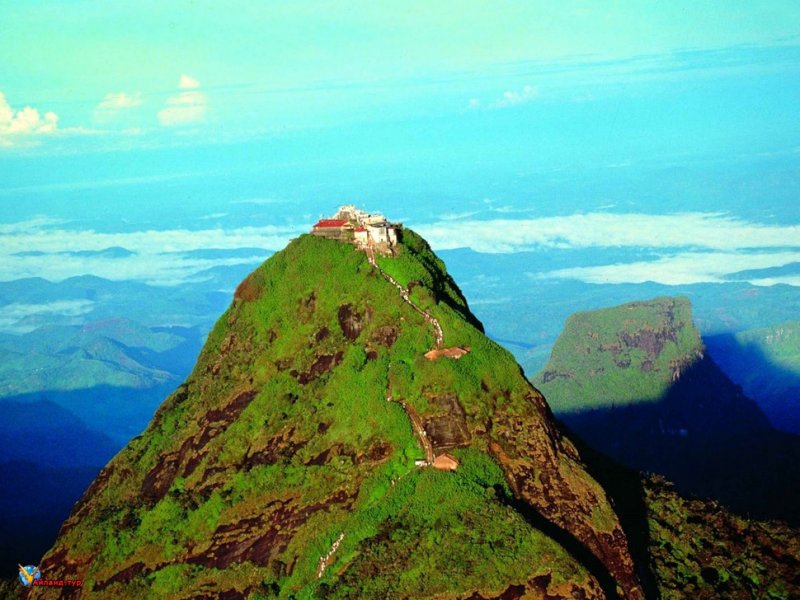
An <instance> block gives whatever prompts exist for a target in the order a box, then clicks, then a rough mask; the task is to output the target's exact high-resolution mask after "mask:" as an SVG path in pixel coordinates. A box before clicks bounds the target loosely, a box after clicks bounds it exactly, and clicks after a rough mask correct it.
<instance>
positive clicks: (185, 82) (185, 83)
mask: <svg viewBox="0 0 800 600" xmlns="http://www.w3.org/2000/svg"><path fill="white" fill-rule="evenodd" d="M178 87H179V88H181V89H182V90H194V89H197V88H199V87H200V82H199V81H197V79H195V78H194V77H189V76H188V75H181V79H180V81H179V82H178Z"/></svg>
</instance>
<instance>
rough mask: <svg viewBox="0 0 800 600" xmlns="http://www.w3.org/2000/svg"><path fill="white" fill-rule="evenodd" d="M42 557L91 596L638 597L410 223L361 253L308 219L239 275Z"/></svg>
mask: <svg viewBox="0 0 800 600" xmlns="http://www.w3.org/2000/svg"><path fill="white" fill-rule="evenodd" d="M440 335H441V337H442V339H441V340H439V339H438V338H439V337H440ZM439 342H441V343H439ZM447 348H459V349H460V350H459V351H457V352H451V353H440V354H441V355H437V354H433V355H429V357H428V358H426V357H425V354H426V353H428V352H429V351H430V350H432V349H440V350H444V349H447ZM450 356H452V357H450ZM445 453H447V454H448V455H449V456H450V457H451V458H452V459H454V460H455V461H457V463H458V466H457V468H456V469H455V471H445V470H438V469H435V468H434V467H433V466H431V465H430V464H429V463H430V462H431V460H432V459H435V458H437V457H441V456H442V455H443V454H445ZM444 462H446V463H447V464H448V465H449V466H452V464H453V461H447V460H445V461H444ZM41 571H42V573H44V574H45V575H46V577H47V578H50V579H58V578H71V579H75V578H78V579H84V580H85V582H86V583H85V586H84V588H82V591H81V592H80V593H81V595H82V597H92V598H120V597H145V596H147V595H148V594H150V595H153V596H157V597H172V598H200V597H203V598H206V597H207V598H240V597H275V596H277V597H285V598H288V597H330V598H338V597H343V598H344V597H349V598H353V597H363V598H388V597H407V598H424V597H433V596H435V597H437V598H475V599H478V598H493V597H503V598H518V597H522V596H524V595H526V594H528V595H529V596H530V597H542V598H543V597H547V598H603V597H607V598H613V597H624V598H642V597H643V592H642V589H641V587H640V584H639V580H638V578H637V576H636V574H635V569H634V563H633V560H632V558H631V554H630V551H629V547H628V540H627V538H626V535H625V533H624V532H623V530H622V527H621V526H620V523H619V519H618V517H617V515H616V514H615V512H614V510H613V508H612V506H611V503H610V501H609V499H608V498H607V496H606V493H605V491H604V489H603V488H602V487H601V486H600V485H599V484H598V483H597V481H596V480H595V479H594V478H593V477H592V476H591V475H590V474H589V473H588V472H587V470H586V468H585V466H584V464H583V462H582V460H581V457H580V456H579V453H578V451H577V450H576V449H575V447H574V445H573V444H572V443H571V442H570V441H569V440H568V439H567V438H565V437H564V436H563V435H562V433H561V431H560V430H559V429H558V428H557V426H556V425H555V424H554V422H553V420H552V418H551V415H550V412H549V409H548V407H547V405H546V403H545V401H544V399H543V397H542V395H541V394H540V393H539V392H537V391H536V390H535V389H534V388H533V387H531V385H530V384H529V383H528V382H527V381H526V380H525V379H524V377H523V375H522V373H521V371H520V369H519V367H518V366H517V364H516V362H515V361H514V359H513V357H512V356H511V355H510V354H509V353H508V352H506V351H505V350H503V349H502V348H500V347H499V346H497V345H496V344H494V343H493V342H491V341H490V340H489V339H488V338H486V337H485V336H484V335H483V333H482V329H481V327H480V324H479V323H478V321H477V320H476V319H475V318H474V316H472V314H471V313H470V312H469V309H468V307H467V304H466V301H465V300H464V298H463V296H462V295H461V293H460V291H459V290H458V287H457V286H456V285H455V283H454V282H453V281H452V279H451V278H450V277H449V276H448V275H447V273H446V271H445V269H444V265H443V264H442V263H441V261H439V260H438V259H437V258H436V257H435V255H433V253H432V252H431V251H430V249H429V248H428V246H427V244H426V243H425V242H424V241H423V240H421V239H420V238H419V237H418V236H416V235H415V234H414V233H413V232H411V231H409V230H404V231H403V239H402V241H401V243H400V247H399V253H398V255H397V256H395V257H391V258H390V257H381V258H378V259H377V262H373V263H372V264H371V263H370V260H368V257H367V256H366V255H365V254H364V253H363V252H358V251H356V249H355V248H354V247H353V246H350V245H346V244H342V243H339V242H336V241H331V240H324V239H319V238H314V237H311V236H301V237H300V238H298V239H297V240H294V241H293V242H292V243H291V244H290V245H289V246H288V247H287V248H286V249H285V250H283V251H282V252H279V253H278V254H276V255H275V256H273V257H272V258H270V259H269V260H268V261H266V262H265V263H264V264H263V265H262V266H261V267H260V268H259V269H257V270H256V271H255V272H254V273H252V274H251V275H250V276H249V277H248V278H247V279H246V280H245V281H243V282H242V284H241V285H240V286H239V288H238V289H237V291H236V295H235V298H234V301H233V304H232V305H231V307H230V309H229V310H228V311H227V312H226V313H225V314H224V315H223V316H222V317H221V318H220V320H219V322H218V323H217V325H216V326H215V328H214V330H213V331H212V332H211V334H210V335H209V337H208V340H207V342H206V345H205V347H204V349H203V351H202V353H201V355H200V357H199V359H198V362H197V365H196V367H195V369H194V371H193V372H192V374H191V375H190V377H189V378H188V379H187V381H186V382H185V383H184V384H182V385H181V386H180V387H179V388H178V389H177V390H176V392H175V393H174V394H172V395H171V396H170V397H169V398H167V399H166V401H165V402H164V404H163V405H162V406H161V408H160V409H159V410H158V412H157V414H156V415H155V417H154V419H153V421H152V423H151V424H150V426H149V427H148V429H147V430H146V431H145V432H144V433H143V434H142V435H141V436H139V437H137V438H135V439H134V440H132V441H131V443H130V444H129V445H128V446H127V447H126V448H125V449H124V450H123V451H122V452H120V453H119V454H118V455H117V456H116V457H115V458H114V459H113V460H112V461H111V462H110V463H109V464H108V465H107V466H106V468H105V469H103V471H102V472H101V474H100V476H99V477H98V478H97V480H96V481H95V482H94V483H93V485H92V486H91V487H90V488H89V489H88V490H87V492H86V493H85V494H84V496H83V498H82V499H81V501H80V502H79V503H78V504H77V505H76V507H75V509H74V510H73V512H72V514H71V516H70V518H69V519H68V520H67V521H66V522H65V524H64V526H63V528H62V530H61V533H60V535H59V537H58V540H57V541H56V543H55V545H54V547H53V548H52V549H51V550H50V552H49V553H48V554H47V555H46V556H45V558H44V560H43V562H42V565H41ZM37 594H39V595H42V596H44V595H46V594H47V592H45V591H41V590H40V591H37V592H35V593H34V594H33V595H34V596H35V597H38V595H37ZM73 597H74V596H73Z"/></svg>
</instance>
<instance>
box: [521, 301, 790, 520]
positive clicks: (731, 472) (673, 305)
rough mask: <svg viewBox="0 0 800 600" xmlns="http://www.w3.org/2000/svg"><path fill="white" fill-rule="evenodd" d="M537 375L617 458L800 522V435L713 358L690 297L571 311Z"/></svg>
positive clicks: (589, 437) (755, 510) (740, 505)
mask: <svg viewBox="0 0 800 600" xmlns="http://www.w3.org/2000/svg"><path fill="white" fill-rule="evenodd" d="M533 383H534V385H536V387H537V388H538V389H540V390H541V391H542V393H544V395H545V396H546V397H547V399H548V403H549V404H550V406H551V407H552V408H553V411H554V412H555V413H556V414H557V415H558V417H559V418H560V419H561V420H563V421H564V422H565V423H566V424H567V425H568V426H569V427H570V428H571V429H572V430H573V431H575V432H576V433H577V434H578V435H580V436H581V437H582V438H583V439H584V440H586V442H587V443H589V445H591V446H592V447H594V448H596V449H598V450H600V451H602V452H604V453H606V454H608V455H609V456H611V457H613V458H615V459H616V460H619V461H622V462H623V463H625V464H627V465H629V466H631V467H633V468H635V469H640V470H645V471H653V472H657V473H661V474H663V475H665V476H667V477H668V478H670V479H671V480H673V481H674V482H675V483H676V484H677V485H678V488H679V489H681V490H682V491H684V492H688V493H696V494H700V495H703V496H710V497H714V498H718V499H720V500H722V501H723V502H724V503H726V504H727V505H728V506H731V507H733V508H736V509H738V510H740V511H742V512H745V513H747V514H753V515H758V516H761V517H777V518H782V519H788V520H790V521H792V522H798V521H799V520H800V511H798V509H797V506H796V502H795V501H794V500H793V498H794V497H796V496H795V494H796V493H797V492H798V491H800V483H798V481H800V438H798V437H796V436H793V435H790V434H785V433H783V432H779V431H776V430H775V429H773V427H772V426H771V425H770V423H769V420H768V419H767V417H766V416H765V415H764V413H763V412H762V411H761V409H759V408H758V406H757V405H756V404H755V402H753V401H752V400H751V399H749V398H747V397H746V396H745V395H744V394H743V393H742V390H741V388H740V387H739V386H737V385H735V384H734V383H733V382H731V381H730V379H728V377H727V376H726V375H725V374H724V373H723V372H722V371H721V370H720V369H719V367H717V365H716V364H715V363H714V362H713V360H711V358H710V357H709V356H708V355H707V352H706V349H705V347H704V345H703V343H702V340H701V339H700V335H699V333H698V331H697V329H696V328H695V326H694V325H693V323H692V316H691V304H690V303H689V300H688V299H686V298H657V299H655V300H651V301H647V302H632V303H630V304H624V305H622V306H617V307H612V308H607V309H601V310H595V311H588V312H581V313H576V314H574V315H572V316H571V317H570V318H569V319H568V320H567V323H566V325H565V327H564V331H563V333H562V335H561V336H560V337H559V339H558V341H557V342H556V344H555V347H554V348H553V352H552V355H551V358H550V361H549V363H548V364H547V366H546V367H545V368H544V369H543V370H542V371H541V372H540V373H539V374H538V375H537V376H536V377H535V378H534V379H533Z"/></svg>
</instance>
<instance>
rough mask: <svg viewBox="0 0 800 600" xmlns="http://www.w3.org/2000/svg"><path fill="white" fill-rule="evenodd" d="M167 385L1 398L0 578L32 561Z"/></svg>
mask: <svg viewBox="0 0 800 600" xmlns="http://www.w3.org/2000/svg"><path fill="white" fill-rule="evenodd" d="M173 387H174V386H172V385H170V386H159V387H154V388H150V389H146V390H137V389H132V388H119V387H111V386H97V387H93V388H89V389H82V390H69V391H62V390H56V391H44V392H36V393H31V394H20V395H16V396H8V397H4V398H0V407H2V408H3V409H4V415H3V417H4V420H3V421H2V424H0V490H1V491H0V577H6V576H13V575H14V574H15V573H16V565H17V563H22V564H34V565H35V564H38V561H39V560H40V559H41V556H42V555H43V554H44V553H45V552H46V551H47V549H48V548H50V546H51V545H52V544H53V542H54V541H55V539H56V536H57V534H58V531H59V528H60V526H61V523H63V521H64V520H65V519H66V518H67V516H68V515H69V513H70V511H71V510H72V507H73V505H74V504H75V502H76V501H77V500H78V499H79V498H80V497H81V495H82V494H83V492H84V491H85V490H86V488H87V487H88V486H89V484H91V482H92V481H93V480H94V478H95V477H96V475H97V473H98V472H99V471H100V469H101V468H102V466H103V465H105V464H106V463H107V462H108V461H109V460H110V459H111V458H112V457H113V456H114V454H115V453H116V452H118V451H119V450H120V449H121V448H122V447H123V446H124V445H125V444H126V443H127V442H128V440H129V439H130V438H132V437H133V436H135V435H138V434H139V433H141V432H142V430H144V428H145V427H147V424H148V423H149V421H150V419H151V418H152V416H153V413H154V412H155V410H156V408H157V407H158V405H159V404H160V403H161V402H162V401H163V400H164V398H166V397H167V396H168V395H169V394H170V393H171V392H172V391H173V389H172V388H173Z"/></svg>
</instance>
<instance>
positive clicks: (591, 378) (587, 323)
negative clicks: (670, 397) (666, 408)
mask: <svg viewBox="0 0 800 600" xmlns="http://www.w3.org/2000/svg"><path fill="white" fill-rule="evenodd" d="M654 340H655V342H654ZM657 344H660V345H661V346H660V348H658V346H657ZM656 348H658V349H659V351H658V352H657V353H656V352H654V351H653V350H654V349H656ZM701 351H702V342H701V340H700V336H699V334H698V333H697V330H696V329H695V328H694V327H693V325H692V315H691V305H690V304H689V301H688V300H687V299H686V298H657V299H655V300H651V301H648V302H633V303H630V304H626V305H623V306H620V307H612V308H607V309H600V310H595V311H587V312H579V313H575V314H574V315H572V316H571V317H570V318H569V319H567V322H566V324H565V326H564V331H563V332H562V334H561V336H560V337H559V338H558V340H557V341H556V344H555V346H554V348H553V352H552V354H551V357H550V361H549V362H548V364H547V366H546V367H545V368H544V369H543V371H542V372H540V373H539V374H537V375H536V376H535V377H534V378H533V380H532V381H533V384H534V385H535V386H536V387H537V388H538V389H539V390H541V392H542V393H543V394H544V395H545V397H546V398H547V399H548V401H549V402H550V405H551V407H552V408H553V410H554V411H555V412H570V411H578V410H585V409H587V408H600V407H605V406H611V405H615V406H621V405H625V404H631V403H639V402H648V401H655V400H658V399H659V398H660V397H661V396H662V395H663V394H664V393H665V392H666V390H667V388H668V387H669V385H670V383H671V381H672V374H673V371H674V369H675V368H676V367H677V366H679V365H681V364H682V363H683V362H684V361H686V360H687V357H688V358H690V359H691V358H693V357H695V356H696V355H697V353H699V352H701ZM645 370H646V371H647V375H646V376H643V371H645Z"/></svg>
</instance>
